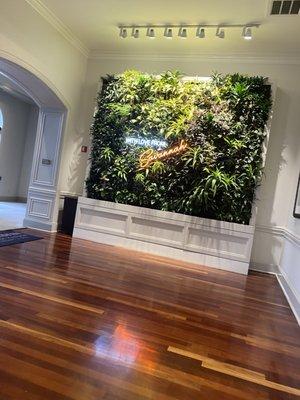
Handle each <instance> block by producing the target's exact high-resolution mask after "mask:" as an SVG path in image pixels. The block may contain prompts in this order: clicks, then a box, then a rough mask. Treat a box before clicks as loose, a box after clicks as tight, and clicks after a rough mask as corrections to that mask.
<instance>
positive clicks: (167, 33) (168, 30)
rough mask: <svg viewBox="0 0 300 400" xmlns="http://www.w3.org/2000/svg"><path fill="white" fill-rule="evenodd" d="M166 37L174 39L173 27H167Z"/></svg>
mask: <svg viewBox="0 0 300 400" xmlns="http://www.w3.org/2000/svg"><path fill="white" fill-rule="evenodd" d="M164 37H165V38H166V39H172V38H173V30H172V28H168V27H166V28H165V32H164Z"/></svg>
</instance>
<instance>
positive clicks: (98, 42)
mask: <svg viewBox="0 0 300 400" xmlns="http://www.w3.org/2000/svg"><path fill="white" fill-rule="evenodd" d="M27 1H28V2H29V3H30V2H34V1H32V0H27ZM35 1H36V0H35ZM40 1H41V2H42V3H43V5H44V6H45V7H46V8H48V9H49V10H50V12H52V13H53V14H54V15H55V16H56V17H57V18H58V19H59V20H60V21H61V22H62V23H63V24H64V25H65V26H66V27H67V28H68V29H69V30H70V31H71V32H72V34H73V35H74V36H75V37H77V38H78V39H79V40H80V41H81V42H82V43H83V45H84V46H85V47H87V48H88V49H89V50H90V51H93V50H96V51H98V52H101V51H102V52H108V53H121V54H122V53H123V54H126V53H133V54H139V53H142V54H164V55H168V54H193V55H195V54H214V55H215V54H217V55H222V54H248V55H251V54H253V55H266V54H268V55H282V54H286V55H289V56H299V55H300V15H296V16H295V15H292V16H269V9H270V0H185V1H184V0H40ZM253 22H258V23H261V24H262V25H261V27H260V28H258V29H254V30H253V36H254V37H253V40H252V41H245V40H243V39H242V38H241V31H240V30H232V29H228V31H226V37H225V39H224V40H222V39H219V38H216V37H215V30H207V32H206V36H207V37H206V38H205V39H202V40H201V39H197V38H195V36H194V32H191V35H190V36H189V37H188V38H187V40H182V39H179V38H174V39H173V40H172V41H169V40H166V39H164V38H163V37H162V36H161V35H162V33H160V36H161V37H157V38H156V39H155V40H149V39H147V38H145V37H143V38H140V39H133V38H127V39H120V38H119V36H118V33H119V32H118V29H117V26H118V25H119V24H137V25H138V24H180V23H187V24H198V23H199V24H201V23H205V24H246V23H253Z"/></svg>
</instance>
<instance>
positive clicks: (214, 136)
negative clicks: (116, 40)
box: [86, 71, 271, 224]
mask: <svg viewBox="0 0 300 400" xmlns="http://www.w3.org/2000/svg"><path fill="white" fill-rule="evenodd" d="M270 108H271V88H270V85H268V84H266V79H265V78H263V77H248V76H244V75H239V74H234V75H220V74H214V75H213V76H212V77H211V80H207V81H199V80H193V81H191V80H185V79H182V76H181V74H180V73H179V72H170V71H168V72H166V73H164V74H162V75H160V76H154V75H149V74H145V73H141V72H138V71H126V72H124V73H123V74H121V75H116V76H108V77H107V78H104V79H103V87H102V91H101V93H99V95H98V111H97V113H96V115H95V118H94V123H93V125H92V128H91V134H92V152H91V169H90V175H89V178H88V179H87V182H86V184H87V194H88V197H91V198H94V199H101V200H107V201H112V202H118V203H123V204H130V205H135V206H141V207H149V208H155V209H159V210H165V211H174V212H177V213H183V214H189V215H194V216H199V217H205V218H212V219H217V220H223V221H231V222H237V223H242V224H248V223H249V220H250V218H251V210H252V203H253V200H254V196H255V189H256V187H257V185H258V184H259V181H260V179H261V176H262V152H263V150H262V144H263V141H264V138H265V125H266V123H267V120H268V117H269V112H270Z"/></svg>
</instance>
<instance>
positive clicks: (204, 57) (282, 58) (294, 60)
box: [89, 50, 300, 65]
mask: <svg viewBox="0 0 300 400" xmlns="http://www.w3.org/2000/svg"><path fill="white" fill-rule="evenodd" d="M89 59H91V60H129V61H130V60H140V61H180V62H197V61H212V62H213V61H219V62H242V63H249V64H257V63H260V64H270V63H271V64H279V65H280V64H289V65H298V64H300V54H299V55H296V56H295V55H290V54H269V55H268V54H266V55H264V56H260V55H257V54H249V53H235V54H211V53H207V54H204V53H201V54H186V55H185V54H182V53H181V54H133V53H127V54H124V53H117V52H105V51H101V50H92V51H90V53H89Z"/></svg>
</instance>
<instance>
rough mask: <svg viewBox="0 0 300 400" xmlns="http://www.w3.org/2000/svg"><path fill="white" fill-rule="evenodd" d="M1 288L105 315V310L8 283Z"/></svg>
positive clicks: (0, 285)
mask: <svg viewBox="0 0 300 400" xmlns="http://www.w3.org/2000/svg"><path fill="white" fill-rule="evenodd" d="M0 287H3V288H6V289H11V290H15V291H16V292H19V293H24V294H28V295H30V296H35V297H39V298H41V299H45V300H50V301H54V302H55V303H59V304H64V305H67V306H71V307H75V308H79V309H81V310H85V311H90V312H93V313H96V314H100V315H102V314H104V311H103V310H101V309H98V308H95V307H91V306H87V305H85V304H81V303H77V302H74V301H69V300H64V299H60V298H59V297H53V296H49V295H47V294H42V293H38V292H34V291H32V290H28V289H24V288H20V287H18V286H14V285H10V284H8V283H2V282H1V283H0Z"/></svg>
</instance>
